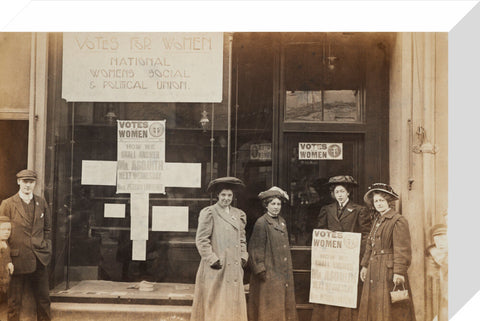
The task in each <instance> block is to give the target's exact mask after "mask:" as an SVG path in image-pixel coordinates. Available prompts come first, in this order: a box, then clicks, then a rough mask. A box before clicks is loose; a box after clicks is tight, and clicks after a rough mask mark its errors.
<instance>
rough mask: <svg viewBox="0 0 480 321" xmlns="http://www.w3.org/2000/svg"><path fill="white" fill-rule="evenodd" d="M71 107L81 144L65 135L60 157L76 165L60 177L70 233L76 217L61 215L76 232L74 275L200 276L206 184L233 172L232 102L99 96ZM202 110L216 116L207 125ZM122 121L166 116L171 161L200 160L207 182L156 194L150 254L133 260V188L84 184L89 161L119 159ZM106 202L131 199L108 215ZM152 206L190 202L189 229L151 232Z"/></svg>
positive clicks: (61, 162) (72, 129)
mask: <svg viewBox="0 0 480 321" xmlns="http://www.w3.org/2000/svg"><path fill="white" fill-rule="evenodd" d="M69 107H70V108H71V110H73V111H74V115H73V117H70V119H69V122H70V124H68V129H66V130H65V132H68V133H69V134H73V139H72V141H73V142H74V143H73V144H69V142H70V141H66V142H65V148H62V149H60V150H59V154H58V158H57V164H58V168H65V170H66V172H67V173H68V172H69V168H70V166H71V168H72V169H73V175H72V176H73V177H72V178H73V179H72V180H71V181H70V179H69V177H68V176H67V175H63V176H61V178H60V180H61V182H59V183H58V186H59V193H58V195H59V197H62V198H63V202H62V204H63V206H62V208H63V210H64V211H65V212H66V213H67V215H66V216H65V217H67V219H68V218H70V220H71V229H70V235H68V231H69V222H66V224H65V225H62V222H59V225H60V226H62V228H64V229H65V230H66V233H67V234H66V238H68V237H70V242H69V243H66V244H70V248H69V249H66V250H67V251H69V254H70V255H69V261H68V262H67V263H66V265H68V270H69V275H70V280H71V281H72V280H73V281H76V280H84V279H92V278H93V279H103V280H113V281H141V280H150V281H155V282H184V283H194V281H195V280H194V277H195V272H196V269H197V267H198V261H199V256H198V252H197V250H196V248H195V243H194V240H195V233H196V228H197V224H198V214H199V212H200V210H201V209H202V208H204V207H205V206H208V205H210V204H212V202H213V200H212V198H211V195H210V194H209V193H207V192H206V188H205V187H206V185H207V184H208V182H209V181H210V180H211V179H212V178H216V177H218V176H224V175H225V173H226V171H227V141H226V139H227V137H228V135H227V127H228V126H227V123H226V120H227V117H226V114H227V109H226V108H227V107H226V104H215V105H212V104H202V103H102V102H98V103H70V104H69ZM204 112H205V113H204ZM212 113H214V115H212ZM203 115H206V117H207V118H209V122H208V124H207V125H206V127H205V128H202V125H201V123H200V119H201V118H202V117H203ZM212 116H213V117H212ZM117 120H166V143H165V161H166V162H168V163H174V162H175V163H200V164H201V173H200V175H201V187H199V188H181V187H166V188H165V194H149V230H150V231H149V236H148V241H147V246H146V261H134V260H132V241H131V240H130V226H131V225H130V223H131V222H130V201H131V199H130V195H129V194H117V192H116V186H100V185H82V161H83V160H98V161H100V160H101V161H116V160H117V126H116V124H117V122H116V121H117ZM62 126H63V125H62ZM212 126H214V127H213V131H212ZM212 138H213V139H212ZM70 183H71V189H70ZM61 186H63V188H61ZM106 203H114V204H124V205H125V218H110V217H108V218H106V217H105V216H104V207H105V204H106ZM70 206H71V215H70V216H69V215H68V214H69V212H70ZM153 206H188V232H156V231H152V211H153V210H152V207H153ZM59 217H60V216H59Z"/></svg>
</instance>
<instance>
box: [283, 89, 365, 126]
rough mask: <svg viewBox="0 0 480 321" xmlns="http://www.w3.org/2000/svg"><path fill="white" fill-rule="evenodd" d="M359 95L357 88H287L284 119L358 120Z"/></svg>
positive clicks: (317, 120)
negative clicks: (307, 89) (295, 89)
mask: <svg viewBox="0 0 480 321" xmlns="http://www.w3.org/2000/svg"><path fill="white" fill-rule="evenodd" d="M359 96H360V95H359V91H358V90H324V91H293V90H288V91H287V94H286V103H285V121H301V122H357V121H360V99H359Z"/></svg>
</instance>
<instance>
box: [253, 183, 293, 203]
mask: <svg viewBox="0 0 480 321" xmlns="http://www.w3.org/2000/svg"><path fill="white" fill-rule="evenodd" d="M270 197H278V198H279V199H280V200H282V201H284V202H286V201H288V194H287V192H285V191H284V190H283V189H281V188H280V187H277V186H273V187H272V188H270V189H268V190H266V191H263V192H260V194H258V198H259V199H261V200H262V201H263V200H265V199H267V198H270Z"/></svg>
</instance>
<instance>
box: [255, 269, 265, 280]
mask: <svg viewBox="0 0 480 321" xmlns="http://www.w3.org/2000/svg"><path fill="white" fill-rule="evenodd" d="M257 276H258V278H259V279H260V280H261V281H266V280H267V272H266V271H262V272H260V273H258V274H257Z"/></svg>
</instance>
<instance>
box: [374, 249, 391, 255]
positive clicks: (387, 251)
mask: <svg viewBox="0 0 480 321" xmlns="http://www.w3.org/2000/svg"><path fill="white" fill-rule="evenodd" d="M392 253H393V250H392V249H383V250H374V251H372V255H384V254H392Z"/></svg>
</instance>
